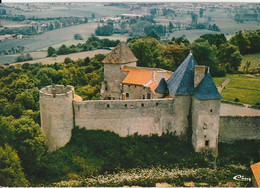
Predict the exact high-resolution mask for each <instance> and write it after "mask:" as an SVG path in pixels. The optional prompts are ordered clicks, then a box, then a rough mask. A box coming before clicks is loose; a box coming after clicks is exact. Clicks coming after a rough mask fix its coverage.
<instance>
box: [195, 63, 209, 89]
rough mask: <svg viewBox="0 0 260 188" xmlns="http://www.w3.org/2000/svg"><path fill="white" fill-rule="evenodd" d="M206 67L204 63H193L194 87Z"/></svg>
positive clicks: (203, 74) (202, 76)
mask: <svg viewBox="0 0 260 188" xmlns="http://www.w3.org/2000/svg"><path fill="white" fill-rule="evenodd" d="M206 69H207V67H206V66H205V65H195V70H194V88H196V87H197V86H198V85H199V84H200V82H201V80H202V79H203V78H204V76H205V73H206Z"/></svg>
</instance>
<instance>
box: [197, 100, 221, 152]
mask: <svg viewBox="0 0 260 188" xmlns="http://www.w3.org/2000/svg"><path fill="white" fill-rule="evenodd" d="M220 104H221V103H220V100H198V99H197V98H196V97H192V144H193V147H194V149H195V151H196V152H200V151H203V150H204V149H207V150H211V151H214V153H217V146H218V132H219V117H220V116H219V115H220Z"/></svg>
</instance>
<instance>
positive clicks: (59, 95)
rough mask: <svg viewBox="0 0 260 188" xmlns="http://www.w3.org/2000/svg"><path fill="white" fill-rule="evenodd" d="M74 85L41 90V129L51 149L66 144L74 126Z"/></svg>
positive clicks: (54, 149) (48, 87) (49, 87)
mask: <svg viewBox="0 0 260 188" xmlns="http://www.w3.org/2000/svg"><path fill="white" fill-rule="evenodd" d="M73 99H74V87H73V86H63V85H55V86H54V87H53V86H47V87H45V88H43V89H41V90H40V115H41V129H42V132H43V135H44V136H45V141H46V145H47V146H48V148H49V151H51V152H52V151H56V150H57V149H58V148H60V147H63V146H65V145H66V144H67V143H68V142H69V140H70V138H71V131H72V129H73V126H74V123H73V122H74V121H73V104H72V100H73Z"/></svg>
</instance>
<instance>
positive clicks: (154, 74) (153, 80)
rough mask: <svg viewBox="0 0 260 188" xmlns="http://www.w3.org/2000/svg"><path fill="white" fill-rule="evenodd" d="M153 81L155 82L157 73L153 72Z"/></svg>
mask: <svg viewBox="0 0 260 188" xmlns="http://www.w3.org/2000/svg"><path fill="white" fill-rule="evenodd" d="M152 81H155V71H153V78H152Z"/></svg>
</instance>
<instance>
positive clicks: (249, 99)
mask: <svg viewBox="0 0 260 188" xmlns="http://www.w3.org/2000/svg"><path fill="white" fill-rule="evenodd" d="M226 78H230V79H231V80H230V82H229V83H228V84H227V85H226V86H225V89H223V90H222V92H221V95H222V97H223V100H227V101H232V102H234V100H235V98H238V99H239V102H242V103H246V104H251V105H255V104H256V103H257V102H258V103H260V78H258V77H255V78H252V77H249V76H247V75H241V74H240V75H238V74H236V75H231V74H228V75H227V76H226V77H221V78H214V82H215V84H216V85H217V86H218V85H220V84H221V82H222V81H224V79H226Z"/></svg>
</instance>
